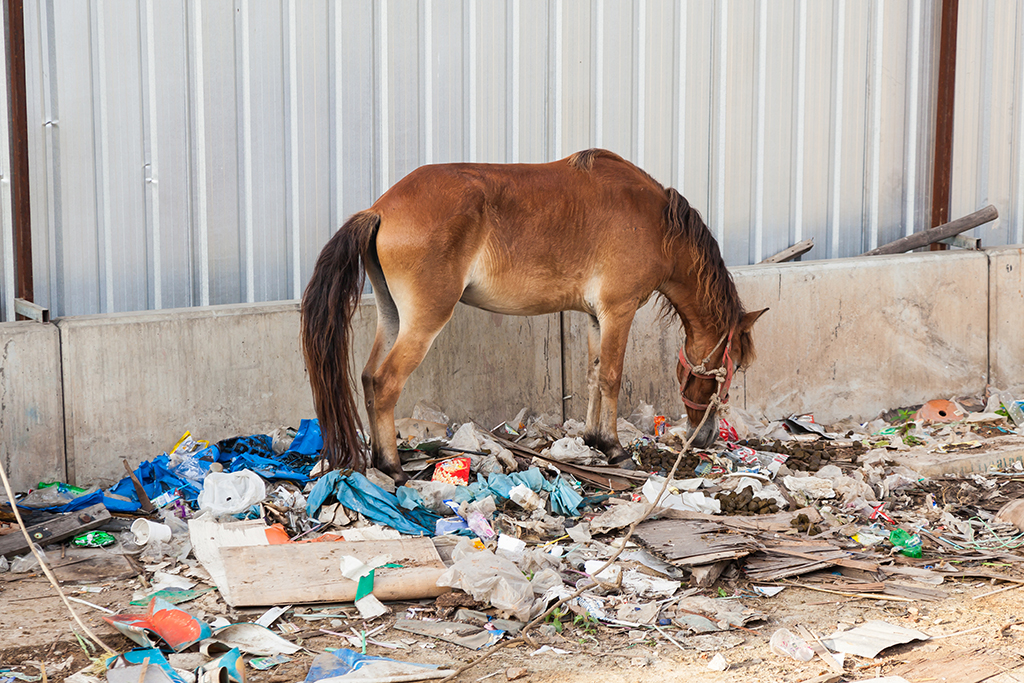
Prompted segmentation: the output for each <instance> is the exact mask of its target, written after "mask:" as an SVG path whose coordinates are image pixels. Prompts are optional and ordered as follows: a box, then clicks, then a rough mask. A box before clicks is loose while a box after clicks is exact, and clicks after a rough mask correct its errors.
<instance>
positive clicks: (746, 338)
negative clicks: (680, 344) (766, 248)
mask: <svg viewBox="0 0 1024 683" xmlns="http://www.w3.org/2000/svg"><path fill="white" fill-rule="evenodd" d="M597 159H610V160H612V161H617V162H620V163H622V164H626V165H628V166H630V167H632V168H633V169H635V170H636V171H637V173H639V174H640V175H641V176H642V177H643V178H645V179H646V180H648V181H649V182H650V183H652V184H653V185H654V186H655V187H657V188H658V189H659V190H661V191H662V192H664V193H665V195H666V199H667V200H668V203H667V204H666V206H665V213H664V216H665V248H666V250H667V251H668V252H669V253H672V252H674V251H675V250H676V249H678V248H680V245H683V248H686V249H688V250H689V252H690V259H691V263H692V265H691V266H690V267H691V272H696V278H697V283H698V289H697V292H696V294H697V299H698V304H699V305H700V307H701V309H703V310H704V311H706V312H707V315H708V316H709V317H710V319H711V321H712V323H713V324H714V325H715V328H716V329H717V330H718V331H719V333H720V334H725V333H726V332H729V331H730V330H735V329H736V327H737V326H738V325H739V323H740V320H742V318H743V315H744V313H745V312H746V311H745V310H744V308H743V304H742V303H741V302H740V297H739V293H738V292H737V291H736V284H735V283H734V282H733V279H732V275H731V274H730V273H729V270H728V269H727V268H726V267H725V261H724V260H723V259H722V252H721V251H720V250H719V248H718V242H717V240H715V237H714V235H712V234H711V231H710V230H709V229H708V226H707V225H706V224H705V223H704V219H703V218H701V215H700V212H699V211H697V209H695V208H693V207H692V206H690V203H689V202H688V201H686V198H685V197H683V196H682V195H681V194H679V192H678V191H677V190H675V189H673V188H671V187H670V188H667V189H666V188H665V187H664V186H663V185H662V184H661V183H659V182H658V181H657V180H655V179H654V177H653V176H651V175H650V174H649V173H647V172H646V171H644V170H643V169H642V168H640V167H639V166H637V165H636V164H633V163H631V162H630V161H628V160H626V159H624V158H622V157H621V156H619V155H618V154H616V153H615V152H610V151H608V150H606V149H596V148H595V149H585V150H582V151H580V152H576V153H574V154H571V155H570V156H569V157H567V158H566V160H565V162H566V163H567V164H568V165H569V166H570V167H572V168H574V169H576V170H578V171H581V172H589V171H591V170H592V169H593V168H594V162H595V160H597ZM663 303H666V304H667V305H665V306H663V307H662V315H663V316H665V317H672V318H678V317H679V312H678V311H676V309H675V307H674V306H672V304H671V302H669V301H668V299H665V298H664V297H663ZM734 343H736V344H738V345H739V347H740V351H741V353H743V354H744V355H743V356H742V357H743V358H744V361H745V362H749V360H752V359H753V355H754V349H753V343H752V342H751V340H750V335H749V334H741V335H739V336H738V338H737V339H736V340H734Z"/></svg>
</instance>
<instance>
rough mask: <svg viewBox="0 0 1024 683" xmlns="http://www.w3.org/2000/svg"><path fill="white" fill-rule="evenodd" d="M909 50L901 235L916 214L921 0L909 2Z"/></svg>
mask: <svg viewBox="0 0 1024 683" xmlns="http://www.w3.org/2000/svg"><path fill="white" fill-rule="evenodd" d="M909 30H910V53H909V54H908V55H907V61H908V62H909V64H908V69H909V71H910V73H909V75H908V78H907V83H908V85H907V88H908V90H909V97H908V103H907V118H906V121H907V150H906V156H905V157H904V160H903V163H904V164H905V166H906V169H907V171H906V178H905V180H904V186H905V188H906V195H905V203H904V205H903V234H904V235H910V234H911V233H912V232H914V218H915V216H916V214H917V116H918V111H917V108H918V94H919V93H918V91H919V90H920V88H921V1H920V0H912V2H911V5H910V28H909Z"/></svg>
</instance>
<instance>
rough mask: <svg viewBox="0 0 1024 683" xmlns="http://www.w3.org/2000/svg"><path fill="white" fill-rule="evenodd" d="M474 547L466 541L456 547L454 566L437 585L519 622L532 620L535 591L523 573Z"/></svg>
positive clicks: (489, 553) (493, 555) (506, 561)
mask: <svg viewBox="0 0 1024 683" xmlns="http://www.w3.org/2000/svg"><path fill="white" fill-rule="evenodd" d="M471 548H472V545H471V544H470V543H467V542H465V541H463V542H461V543H459V545H458V546H456V548H455V550H453V551H452V559H453V560H455V563H454V564H453V565H452V566H451V567H449V568H448V569H447V570H445V572H444V573H443V574H441V576H440V577H438V579H437V585H438V586H450V587H452V588H456V589H458V590H461V591H462V592H464V593H468V594H469V595H470V596H471V597H472V598H473V599H474V600H477V601H479V602H486V603H490V605H491V606H493V607H494V608H495V609H497V610H499V611H501V612H504V613H506V614H509V615H511V616H513V617H515V618H516V619H518V620H520V621H529V620H530V612H531V610H532V607H533V599H534V598H533V595H534V590H533V586H532V585H531V584H530V581H529V580H528V579H527V578H526V577H525V576H523V572H522V571H520V570H519V567H517V566H516V565H515V564H513V563H512V562H510V561H509V560H506V559H504V558H501V557H498V556H497V555H495V554H494V553H492V552H491V551H490V550H476V551H473V550H471Z"/></svg>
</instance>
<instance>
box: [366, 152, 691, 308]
mask: <svg viewBox="0 0 1024 683" xmlns="http://www.w3.org/2000/svg"><path fill="white" fill-rule="evenodd" d="M584 155H585V156H584ZM666 204H667V195H666V191H665V189H664V188H663V187H662V186H661V185H660V184H658V183H657V182H656V181H655V180H654V179H653V178H651V177H650V176H648V175H647V174H646V173H644V172H643V171H642V170H640V169H639V168H637V167H636V166H634V165H633V164H631V163H629V162H628V161H625V160H624V159H621V158H620V157H618V156H616V155H613V154H611V153H608V152H588V153H579V154H576V155H573V156H572V157H569V158H567V159H562V160H560V161H555V162H551V163H546V164H466V163H460V164H439V165H431V166H423V167H421V168H418V169H416V170H415V171H413V172H412V173H410V174H409V175H408V176H406V177H405V178H403V179H402V180H401V181H399V182H398V183H397V184H395V185H394V186H393V187H392V188H391V189H390V190H389V191H388V192H387V193H385V194H384V195H383V196H382V197H381V198H380V200H378V202H377V203H376V204H375V205H374V207H373V209H372V210H373V211H374V212H375V213H377V214H378V215H379V216H380V219H381V223H380V228H379V232H378V235H377V253H378V258H379V259H380V262H381V267H382V269H383V270H384V271H385V276H386V277H387V278H388V280H389V281H390V280H391V279H392V278H393V277H399V276H401V277H405V278H409V277H413V276H411V275H409V273H410V272H413V273H416V272H422V271H424V270H429V271H430V273H431V279H432V280H433V282H434V283H435V286H436V285H437V284H438V283H440V282H442V281H450V282H452V283H453V288H452V291H453V292H454V291H456V290H457V291H458V292H459V295H460V296H459V298H461V299H462V300H463V301H465V302H466V303H470V304H472V305H477V306H480V307H481V308H488V309H489V310H498V311H501V312H508V313H524V314H532V313H538V312H550V311H554V310H565V309H569V308H575V309H579V310H591V309H593V308H594V305H595V303H596V300H597V299H602V300H608V299H613V298H616V297H617V294H616V292H614V291H612V290H616V289H622V290H624V291H628V292H629V293H634V292H638V293H639V294H638V295H639V296H640V297H641V298H646V296H648V295H649V294H650V292H651V291H652V290H653V289H654V288H655V287H657V286H658V284H659V282H660V281H661V280H663V279H664V278H665V276H666V271H667V270H670V269H671V262H670V261H671V259H670V258H668V255H667V254H666V248H665V245H666V240H665V224H664V217H663V214H664V209H665V206H666ZM644 290H646V291H644Z"/></svg>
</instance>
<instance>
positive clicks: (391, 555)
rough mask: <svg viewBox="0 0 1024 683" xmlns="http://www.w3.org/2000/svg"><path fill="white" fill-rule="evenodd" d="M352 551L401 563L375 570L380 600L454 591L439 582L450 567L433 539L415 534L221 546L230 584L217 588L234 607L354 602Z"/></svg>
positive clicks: (368, 558)
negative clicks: (346, 570) (348, 563)
mask: <svg viewBox="0 0 1024 683" xmlns="http://www.w3.org/2000/svg"><path fill="white" fill-rule="evenodd" d="M346 555H351V556H352V557H355V558H356V559H359V560H361V561H363V562H369V561H371V560H373V559H374V558H376V557H378V556H381V555H383V556H385V557H386V558H388V563H390V564H399V565H401V567H378V568H377V570H376V571H375V572H374V582H373V594H374V595H375V596H376V597H377V598H378V599H379V600H414V599H418V598H434V597H437V596H438V595H440V594H441V593H444V592H446V591H448V588H442V587H440V586H438V585H437V579H438V577H439V576H440V575H441V574H442V573H443V572H444V570H445V566H444V563H443V562H442V561H441V558H440V556H438V554H437V550H436V549H435V548H434V544H433V542H432V541H431V540H430V539H429V538H412V537H410V538H403V539H401V540H398V541H347V542H346V541H337V542H324V543H284V544H281V545H253V546H237V547H228V548H220V561H221V563H222V565H223V579H222V581H223V582H224V585H221V581H218V582H217V587H218V588H219V589H220V592H221V595H223V596H224V600H225V601H226V602H227V603H228V604H229V605H231V606H233V607H252V606H256V605H285V604H301V603H310V602H348V601H351V600H354V599H355V597H356V586H357V582H355V581H351V580H349V579H346V578H345V577H344V576H342V574H341V559H342V558H343V557H345V556H346ZM207 570H208V571H209V569H207ZM210 574H211V576H213V575H214V572H212V571H211V572H210Z"/></svg>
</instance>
